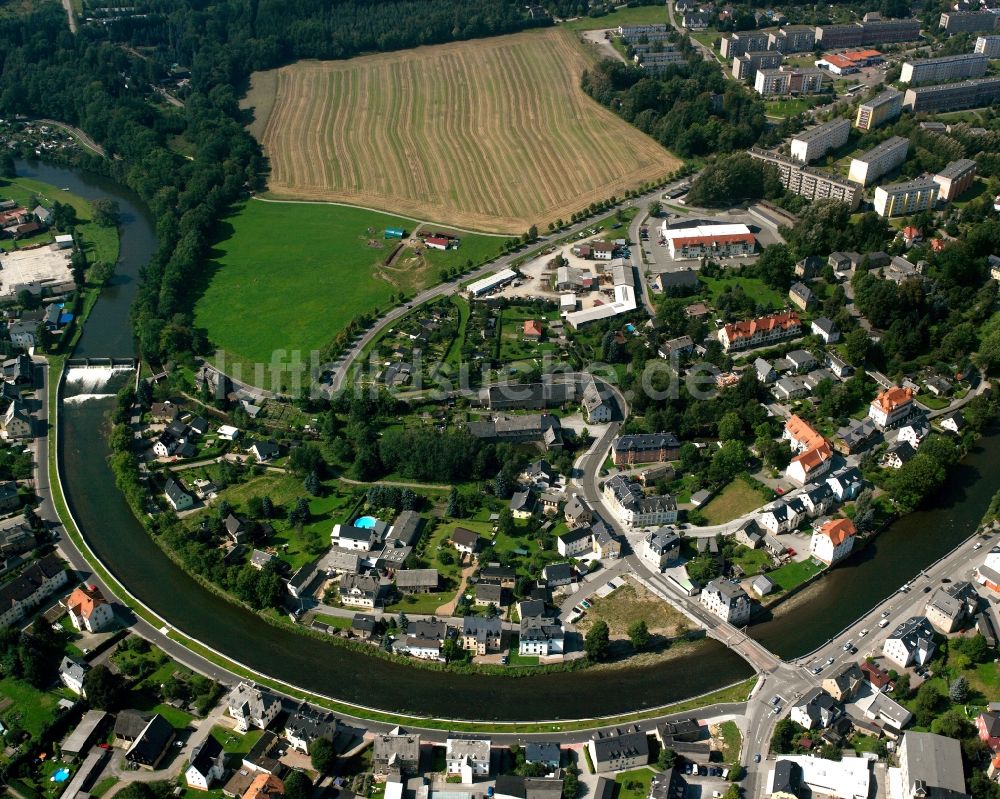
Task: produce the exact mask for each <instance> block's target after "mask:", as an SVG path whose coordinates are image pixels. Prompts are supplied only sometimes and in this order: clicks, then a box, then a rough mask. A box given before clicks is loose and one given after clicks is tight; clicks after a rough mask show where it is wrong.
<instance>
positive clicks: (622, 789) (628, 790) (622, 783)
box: [615, 768, 653, 799]
mask: <svg viewBox="0 0 1000 799" xmlns="http://www.w3.org/2000/svg"><path fill="white" fill-rule="evenodd" d="M652 781H653V771H652V769H649V768H638V769H636V770H635V771H623V772H621V773H620V774H618V775H616V776H615V782H617V783H618V786H619V787H618V799H646V797H647V796H649V784H650V783H651V782H652Z"/></svg>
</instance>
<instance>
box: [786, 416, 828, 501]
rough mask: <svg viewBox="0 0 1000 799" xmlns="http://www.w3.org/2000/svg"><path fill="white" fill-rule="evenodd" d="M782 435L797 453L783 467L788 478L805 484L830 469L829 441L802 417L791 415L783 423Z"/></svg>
mask: <svg viewBox="0 0 1000 799" xmlns="http://www.w3.org/2000/svg"><path fill="white" fill-rule="evenodd" d="M782 437H783V438H785V439H786V440H787V441H788V442H789V445H790V446H791V448H792V451H793V452H797V453H798V454H797V455H796V456H795V457H794V458H792V460H791V462H790V463H789V464H788V467H787V468H786V469H785V476H786V477H787V478H788V479H789V480H792V481H794V482H796V483H798V484H799V485H805V484H806V483H809V482H812V481H813V480H815V479H817V478H818V477H820V476H821V475H823V474H826V472H828V471H829V470H830V466H831V465H832V462H833V451H832V450H831V448H830V445H829V443H828V442H827V441H826V439H825V438H823V436H822V435H820V434H819V433H818V432H817V431H816V430H815V429H814V428H813V427H812V425H810V424H809V423H808V422H806V421H805V420H804V419H802V418H801V417H799V416H796V415H792V416H791V417H790V418H789V419H788V421H787V422H786V423H785V429H784V432H783V434H782Z"/></svg>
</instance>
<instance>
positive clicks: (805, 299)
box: [788, 283, 816, 311]
mask: <svg viewBox="0 0 1000 799" xmlns="http://www.w3.org/2000/svg"><path fill="white" fill-rule="evenodd" d="M788 299H789V300H791V301H792V304H793V305H796V306H798V308H799V309H800V310H802V311H808V310H811V309H812V308H813V307H815V305H816V298H815V297H814V296H813V293H812V290H811V289H810V288H809V287H808V286H807V285H806V284H805V283H792V287H791V288H790V289H788Z"/></svg>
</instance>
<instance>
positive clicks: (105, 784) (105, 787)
mask: <svg viewBox="0 0 1000 799" xmlns="http://www.w3.org/2000/svg"><path fill="white" fill-rule="evenodd" d="M117 784H118V778H117V777H105V778H104V779H103V780H101V781H100V782H98V783H97V784H96V785H95V786H94V787H93V788H91V790H90V795H91V796H97V797H101V796H104V794H106V793H107V792H108V791H110V790H111V789H112V788H114V787H115V786H116V785H117Z"/></svg>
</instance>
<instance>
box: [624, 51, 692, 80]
mask: <svg viewBox="0 0 1000 799" xmlns="http://www.w3.org/2000/svg"><path fill="white" fill-rule="evenodd" d="M635 62H636V63H637V64H639V66H641V67H642V68H643V69H644V70H646V71H647V72H649V73H651V74H656V73H658V72H662V71H663V70H665V69H666V68H667V67H671V66H677V65H678V64H687V59H686V58H684V54H683V53H681V52H678V51H677V50H659V51H656V52H653V51H650V52H648V53H637V54H636V55H635Z"/></svg>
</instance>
